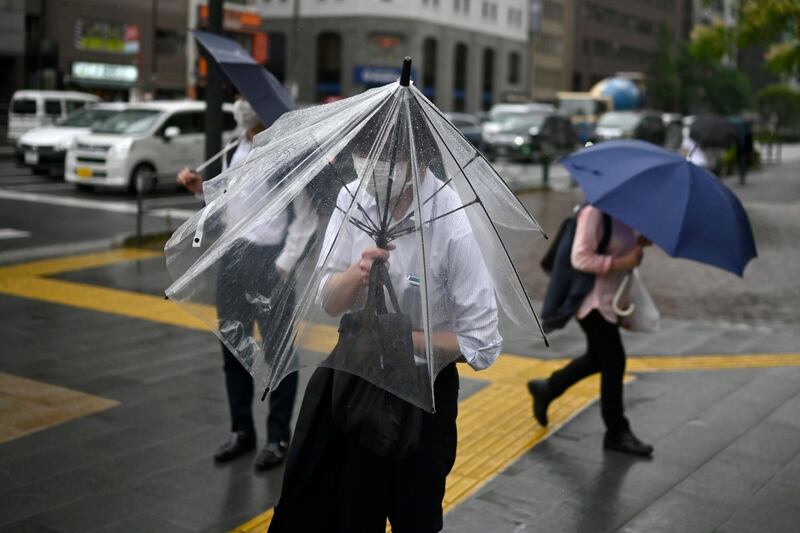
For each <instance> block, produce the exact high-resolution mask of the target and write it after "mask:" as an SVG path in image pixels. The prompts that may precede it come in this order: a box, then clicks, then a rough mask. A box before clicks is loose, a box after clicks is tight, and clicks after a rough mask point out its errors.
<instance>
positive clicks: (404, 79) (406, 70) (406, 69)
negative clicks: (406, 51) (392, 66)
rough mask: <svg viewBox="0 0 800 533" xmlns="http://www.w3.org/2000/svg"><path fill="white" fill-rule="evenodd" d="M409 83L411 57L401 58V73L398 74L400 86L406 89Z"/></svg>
mask: <svg viewBox="0 0 800 533" xmlns="http://www.w3.org/2000/svg"><path fill="white" fill-rule="evenodd" d="M410 81H411V56H406V57H405V58H403V72H402V73H401V74H400V85H402V86H403V87H408V84H409V83H410Z"/></svg>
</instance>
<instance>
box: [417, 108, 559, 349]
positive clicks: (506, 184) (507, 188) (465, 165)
mask: <svg viewBox="0 0 800 533" xmlns="http://www.w3.org/2000/svg"><path fill="white" fill-rule="evenodd" d="M414 98H415V99H416V100H417V102H418V103H419V102H420V101H421V102H423V103H425V104H426V105H427V106H428V108H430V109H431V110H432V111H433V112H434V113H436V114H437V115H439V118H441V119H443V120H445V121H447V117H445V116H444V115H443V114H442V112H441V111H439V110H438V109H437V108H436V106H435V105H433V104H432V103H430V102H429V101H428V100H427V98H426V99H422V100H420V99H419V97H418V96H417V95H416V94H415V95H414ZM423 114H424V113H423ZM425 118H427V119H428V122H429V123H431V124H433V122H432V121H431V120H430V118H429V117H428V116H427V115H425ZM453 129H454V130H455V131H456V133H458V135H459V136H460V137H461V139H462V140H463V141H464V142H466V143H468V144H469V145H470V146H472V143H470V142H469V139H467V138H466V137H465V136H464V134H463V133H461V132H460V131H459V130H458V128H456V127H453ZM437 133H438V132H437ZM439 138H440V139H441V138H442V136H441V134H439ZM442 144H445V146H446V143H445V142H444V139H442ZM448 152H450V155H452V156H453V159H454V160H455V155H453V152H452V151H451V150H449V149H448ZM478 157H479V158H481V159H483V160H484V161H486V157H485V156H484V155H483V154H482V153H480V152H479V151H478V150H475V156H473V158H472V159H470V160H469V161H467V163H466V164H464V166H463V168H462V167H461V165H460V164H459V165H458V166H459V169H461V170H462V173H463V169H464V168H467V165H469V164H470V163H472V162H473V161H474V160H475V159H477V158H478ZM486 163H487V166H488V167H489V168H490V169H492V172H494V175H495V176H497V178H498V179H499V180H500V183H502V184H503V186H504V187H505V188H506V190H507V191H508V192H509V193H510V194H511V196H512V197H513V198H514V199H515V200H516V201H517V203H518V204H519V207H520V208H521V209H522V211H523V212H524V213H525V214H526V215H528V218H530V219H531V222H533V223H534V224H536V227H537V228H539V231H540V232H542V235H543V236H544V238H545V239H549V237H548V236H547V233H545V231H544V229H543V228H542V226H540V225H539V223H538V222H537V221H536V219H535V218H533V215H531V212H530V211H528V208H527V207H525V204H523V203H522V200H520V199H519V197H518V196H517V195H516V194H514V191H512V190H511V187H509V186H508V183H506V180H504V179H503V178H502V176H500V174H498V173H497V171H496V170H495V169H494V167H493V166H492V165H490V164H489V163H488V161H487V162H486ZM456 164H458V162H457V161H456ZM464 176H466V173H464ZM470 187H471V185H470ZM537 320H538V318H537ZM545 342H547V339H545Z"/></svg>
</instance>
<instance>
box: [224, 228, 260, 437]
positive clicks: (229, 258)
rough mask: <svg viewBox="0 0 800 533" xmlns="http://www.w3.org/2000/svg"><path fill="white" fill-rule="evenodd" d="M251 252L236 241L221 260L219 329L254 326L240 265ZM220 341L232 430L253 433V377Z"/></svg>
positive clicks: (249, 248)
mask: <svg viewBox="0 0 800 533" xmlns="http://www.w3.org/2000/svg"><path fill="white" fill-rule="evenodd" d="M250 253H251V245H249V244H247V243H245V242H237V243H236V244H234V246H232V247H231V249H230V250H229V251H228V253H226V255H225V256H223V258H222V260H221V264H220V272H219V274H218V276H217V296H216V300H217V315H218V319H219V322H220V329H230V325H231V324H235V323H238V324H239V325H240V327H239V328H236V329H240V330H241V331H242V332H243V333H244V334H247V333H246V332H249V331H251V330H252V329H253V319H252V318H248V317H247V308H246V307H245V306H244V303H243V302H244V294H245V292H246V290H247V288H246V286H245V282H246V281H247V279H248V277H247V276H244V275H242V272H241V266H240V264H241V262H242V261H241V258H242V257H243V256H245V255H247V254H250ZM234 342H236V341H235V340H234ZM220 344H221V346H222V358H223V370H224V372H225V390H226V391H227V393H228V409H229V411H230V415H231V431H244V432H247V433H254V432H255V426H254V424H253V405H252V404H253V378H252V377H251V376H250V374H249V373H248V372H247V370H245V368H244V366H242V363H241V362H240V361H239V360H238V359H237V358H236V357H235V356H234V355H233V353H231V351H230V350H229V349H228V348H227V346H225V345H224V344H222V343H220Z"/></svg>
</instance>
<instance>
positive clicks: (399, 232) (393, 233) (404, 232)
mask: <svg viewBox="0 0 800 533" xmlns="http://www.w3.org/2000/svg"><path fill="white" fill-rule="evenodd" d="M477 203H480V200H478V198H477V197H476V198H475V199H474V200H472V201H471V202H468V203H466V204H464V205H461V206H459V207H456V208H455V209H451V210H450V211H448V212H446V213H442V214H441V215H436V216H435V217H433V218H430V219H428V220H426V221H425V222H423V224H430V223H431V222H433V221H434V220H439V219H440V218H444V217H446V216H447V215H452V214H453V213H455V212H457V211H461V210H462V209H465V208H467V207H469V206H471V205H473V204H477ZM412 215H413V213H412ZM404 220H405V219H404ZM401 223H402V222H398V223H397V224H395V225H394V226H393V227H392V229H391V230H389V237H390V238H391V240H394V239H397V238H399V237H402V236H404V235H408V234H409V233H414V232H415V231H417V228H405V229H399V230H397V228H398V226H400V224H401ZM393 230H397V231H393Z"/></svg>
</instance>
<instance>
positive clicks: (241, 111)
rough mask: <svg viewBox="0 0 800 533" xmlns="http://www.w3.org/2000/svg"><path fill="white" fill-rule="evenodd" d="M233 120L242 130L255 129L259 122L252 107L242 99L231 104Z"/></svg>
mask: <svg viewBox="0 0 800 533" xmlns="http://www.w3.org/2000/svg"><path fill="white" fill-rule="evenodd" d="M233 119H234V120H235V121H236V125H237V126H239V127H240V128H241V129H243V130H249V129H251V128H255V127H256V126H258V125H259V124H260V122H261V120H260V119H259V118H258V115H256V112H255V111H254V110H253V107H252V106H251V105H250V104H249V103H248V102H247V100H245V99H244V98H239V99H238V100H236V101H235V102H234V103H233Z"/></svg>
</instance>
